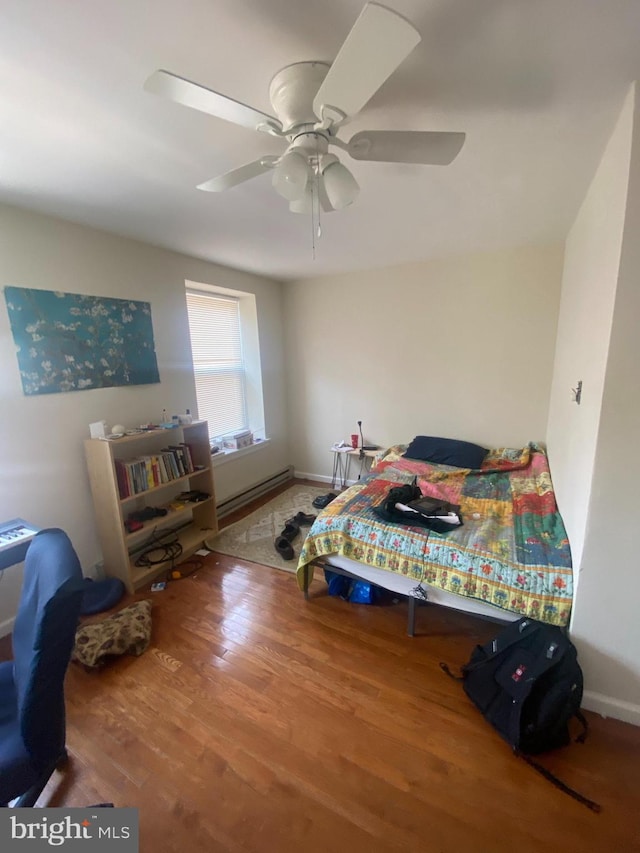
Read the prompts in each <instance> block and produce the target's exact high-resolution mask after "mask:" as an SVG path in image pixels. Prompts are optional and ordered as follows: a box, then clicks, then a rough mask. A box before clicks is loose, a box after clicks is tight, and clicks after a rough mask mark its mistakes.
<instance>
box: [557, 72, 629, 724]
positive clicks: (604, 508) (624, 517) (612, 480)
mask: <svg viewBox="0 0 640 853" xmlns="http://www.w3.org/2000/svg"><path fill="white" fill-rule="evenodd" d="M634 108H635V109H634ZM630 114H631V115H632V122H628V121H627V119H628V117H629V115H630ZM623 116H624V117H625V125H624V127H625V133H628V132H629V131H631V132H632V143H631V162H630V171H629V183H628V194H627V200H626V218H625V223H624V234H623V238H622V251H621V255H620V266H619V274H618V286H617V290H616V294H615V307H614V313H613V323H612V326H611V335H610V344H609V350H608V360H607V363H606V376H605V387H604V394H603V396H602V408H601V414H600V424H599V432H598V437H597V446H596V453H595V465H594V468H593V482H592V488H591V500H590V503H589V513H588V519H587V525H586V535H585V541H584V550H583V555H582V564H581V567H580V584H579V589H578V595H577V598H576V602H575V607H574V612H573V621H572V635H573V637H574V639H575V641H576V643H577V644H578V648H579V651H580V660H581V663H582V666H583V668H584V671H585V678H586V685H587V688H588V691H587V693H586V695H585V704H586V705H587V707H589V708H592V709H594V710H598V711H602V712H603V713H606V714H611V715H612V716H615V717H619V718H620V719H623V720H628V721H629V722H634V723H635V724H636V725H640V661H639V660H638V650H640V617H639V615H638V603H639V602H640V569H639V560H638V543H637V542H636V537H637V533H638V511H639V509H640V500H639V498H638V494H639V492H638V484H640V456H639V455H638V452H637V447H638V436H639V435H640V371H639V367H638V366H639V365H640V335H639V334H638V319H639V318H640V287H639V286H638V282H639V280H640V240H639V239H638V235H639V234H640V93H639V92H638V90H637V84H636V90H635V92H633V91H632V93H631V99H630V101H627V103H626V104H625V108H624V113H623ZM621 168H622V165H621ZM611 214H612V215H615V214H616V211H615V210H612V211H611Z"/></svg>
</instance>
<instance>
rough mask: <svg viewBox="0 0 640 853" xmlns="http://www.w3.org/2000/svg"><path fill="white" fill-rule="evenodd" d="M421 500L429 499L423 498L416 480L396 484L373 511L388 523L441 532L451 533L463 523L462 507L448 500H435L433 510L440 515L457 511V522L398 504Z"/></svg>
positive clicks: (408, 503) (415, 502)
mask: <svg viewBox="0 0 640 853" xmlns="http://www.w3.org/2000/svg"><path fill="white" fill-rule="evenodd" d="M419 500H425V501H426V500H427V499H426V498H423V495H422V492H421V491H420V489H419V488H418V486H417V485H416V482H415V480H414V482H413V483H408V484H406V485H404V486H394V487H393V488H392V489H389V491H388V492H387V496H386V497H385V499H384V501H383V502H382V503H381V504H379V505H378V506H374V507H373V511H374V512H375V514H376V515H377V516H378V518H381V519H382V520H383V521H386V522H387V523H390V524H403V525H408V526H409V527H426V528H427V529H428V530H431V531H433V532H434V533H440V534H442V533H449V532H451V530H454V529H455V528H456V527H460V526H461V525H462V519H461V517H460V507H459V506H457V505H456V504H451V503H449V502H448V501H435V505H434V506H433V507H432V510H433V511H435V512H437V513H438V514H439V515H446V514H447V513H448V512H454V513H456V516H457V522H456V523H453V524H452V523H451V522H449V521H443V520H442V519H440V518H435V517H433V518H432V517H429V516H427V515H423V513H422V512H421V511H415V510H411V509H408V510H403V509H399V508H398V504H404V505H405V506H408V505H410V504H411V503H412V502H413V503H414V504H417V502H418V501H419Z"/></svg>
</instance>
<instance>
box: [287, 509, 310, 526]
mask: <svg viewBox="0 0 640 853" xmlns="http://www.w3.org/2000/svg"><path fill="white" fill-rule="evenodd" d="M316 518H317V516H316V515H307V513H306V512H297V513H296V514H295V515H294V516H293V518H288V519H287V522H286V523H287V524H297V525H298V527H301V526H302V525H303V524H304V525H307V524H313V522H314V521H315V520H316Z"/></svg>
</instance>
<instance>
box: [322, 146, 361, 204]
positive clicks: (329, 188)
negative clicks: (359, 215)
mask: <svg viewBox="0 0 640 853" xmlns="http://www.w3.org/2000/svg"><path fill="white" fill-rule="evenodd" d="M322 178H323V183H324V189H325V192H326V194H327V197H328V199H329V202H330V204H331V207H333V209H334V210H342V208H343V207H347V206H348V205H350V204H352V203H353V202H354V201H355V200H356V198H357V197H358V193H359V192H360V187H359V186H358V182H357V181H356V179H355V178H354V177H353V175H352V174H351V172H350V171H349V170H348V169H347V168H346V166H343V165H342V163H340V162H339V160H338V159H335V160H334V161H333V162H331V163H329V165H328V166H325V168H324V169H323V172H322Z"/></svg>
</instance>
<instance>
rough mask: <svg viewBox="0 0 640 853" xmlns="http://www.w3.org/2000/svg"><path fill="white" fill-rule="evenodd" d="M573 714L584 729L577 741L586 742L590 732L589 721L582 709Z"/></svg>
mask: <svg viewBox="0 0 640 853" xmlns="http://www.w3.org/2000/svg"><path fill="white" fill-rule="evenodd" d="M573 716H574V717H575V718H576V719H577V720H578V722H579V723H580V725H581V726H582V731H581V732H580V734H579V735H578V737H577V738H576V743H584V742H585V740H586V739H587V735H588V734H589V723H588V722H587V718H586V717H585V715H584V714H583V713H582V711H580V710H578V711H574V714H573Z"/></svg>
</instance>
